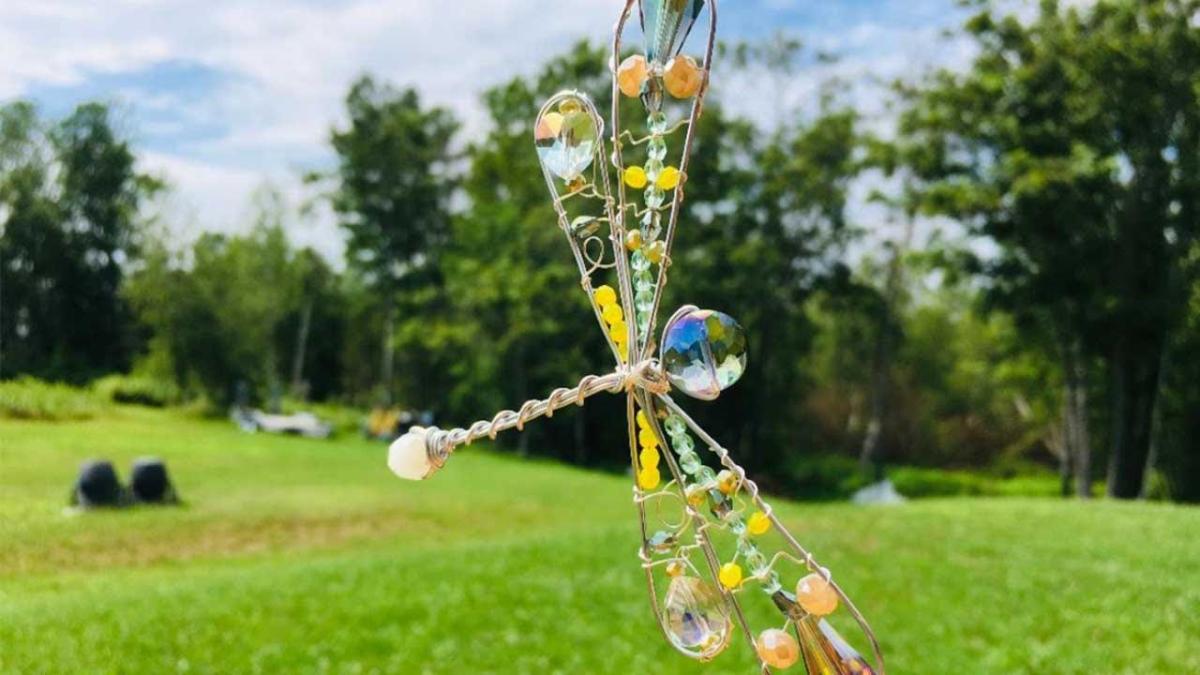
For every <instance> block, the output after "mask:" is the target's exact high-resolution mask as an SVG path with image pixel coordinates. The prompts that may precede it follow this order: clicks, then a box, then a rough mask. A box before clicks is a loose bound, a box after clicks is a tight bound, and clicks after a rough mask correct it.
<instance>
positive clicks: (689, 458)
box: [679, 452, 704, 475]
mask: <svg viewBox="0 0 1200 675" xmlns="http://www.w3.org/2000/svg"><path fill="white" fill-rule="evenodd" d="M703 466H704V465H703V464H701V463H700V458H699V457H697V456H696V453H694V452H685V453H681V454H680V455H679V468H680V469H683V472H684V473H686V474H688V475H694V474H695V473H696V472H697V471H699V470H700V469H701V467H703Z"/></svg>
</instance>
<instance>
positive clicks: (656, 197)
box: [645, 185, 666, 209]
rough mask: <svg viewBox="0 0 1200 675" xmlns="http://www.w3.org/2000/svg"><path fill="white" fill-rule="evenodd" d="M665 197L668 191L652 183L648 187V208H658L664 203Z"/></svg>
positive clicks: (646, 196)
mask: <svg viewBox="0 0 1200 675" xmlns="http://www.w3.org/2000/svg"><path fill="white" fill-rule="evenodd" d="M665 197H666V193H664V192H663V191H662V190H660V189H659V188H658V186H657V185H651V186H650V187H648V188H646V193H645V198H646V208H648V209H657V208H658V207H660V206H662V205H663V199H664V198H665Z"/></svg>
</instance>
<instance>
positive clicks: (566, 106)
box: [534, 94, 600, 182]
mask: <svg viewBox="0 0 1200 675" xmlns="http://www.w3.org/2000/svg"><path fill="white" fill-rule="evenodd" d="M590 109H591V104H590V103H588V102H586V101H585V100H584V99H582V98H580V97H579V96H577V95H575V94H568V95H566V96H564V97H563V98H562V99H560V101H559V103H558V105H557V106H554V107H552V108H549V109H547V110H545V111H544V112H543V113H542V114H541V115H540V116H539V117H538V119H537V122H536V123H535V124H534V144H535V145H536V147H537V153H538V159H539V160H540V161H541V162H542V166H544V167H545V168H546V170H547V171H549V172H550V173H551V174H553V175H555V176H558V177H559V178H561V179H562V180H564V181H567V182H570V181H573V180H575V179H577V178H579V177H580V176H581V175H582V174H583V172H584V171H586V170H587V168H588V167H589V166H591V164H592V159H593V157H594V156H595V152H596V143H597V140H598V139H599V138H600V126H599V123H598V122H597V121H596V119H595V118H593V117H592V116H591V114H589V110H590Z"/></svg>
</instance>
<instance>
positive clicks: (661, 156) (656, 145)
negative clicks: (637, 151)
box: [646, 136, 667, 162]
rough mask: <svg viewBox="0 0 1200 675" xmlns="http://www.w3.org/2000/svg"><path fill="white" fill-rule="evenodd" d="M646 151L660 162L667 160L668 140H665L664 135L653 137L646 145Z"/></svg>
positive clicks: (650, 156)
mask: <svg viewBox="0 0 1200 675" xmlns="http://www.w3.org/2000/svg"><path fill="white" fill-rule="evenodd" d="M646 153H647V154H648V155H649V158H650V159H655V160H658V161H660V162H661V161H663V160H665V159H666V158H667V142H666V141H665V140H663V137H662V136H655V137H654V138H651V139H650V142H649V143H648V144H647V145H646Z"/></svg>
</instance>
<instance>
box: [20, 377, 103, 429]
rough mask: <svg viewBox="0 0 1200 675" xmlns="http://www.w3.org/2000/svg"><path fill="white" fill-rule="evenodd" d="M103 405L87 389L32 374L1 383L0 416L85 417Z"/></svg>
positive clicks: (48, 418) (25, 417) (30, 417)
mask: <svg viewBox="0 0 1200 675" xmlns="http://www.w3.org/2000/svg"><path fill="white" fill-rule="evenodd" d="M100 408H101V404H100V401H99V400H97V398H96V397H95V396H94V395H93V394H92V393H91V392H89V391H87V390H85V389H78V388H76V387H71V386H68V385H65V384H54V383H50V382H43V381H41V380H38V379H35V378H32V377H22V378H18V379H16V380H8V381H4V382H0V417H11V418H17V419H39V420H62V419H84V418H88V417H91V416H93V415H95V414H96V413H97V412H99V410H100Z"/></svg>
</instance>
